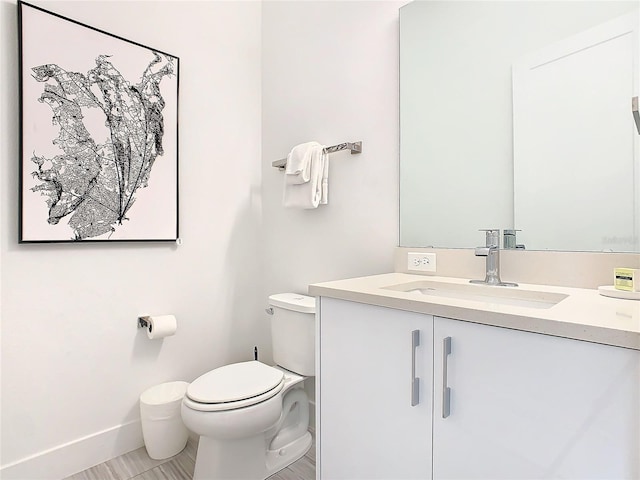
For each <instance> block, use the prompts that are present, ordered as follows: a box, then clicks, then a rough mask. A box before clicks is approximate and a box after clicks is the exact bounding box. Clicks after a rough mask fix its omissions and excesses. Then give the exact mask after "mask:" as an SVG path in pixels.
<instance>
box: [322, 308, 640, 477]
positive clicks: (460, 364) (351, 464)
mask: <svg viewBox="0 0 640 480" xmlns="http://www.w3.org/2000/svg"><path fill="white" fill-rule="evenodd" d="M319 308H320V309H319V312H320V313H319V322H318V328H319V332H318V333H319V335H318V339H319V349H318V352H319V371H318V400H319V403H318V407H319V426H318V446H319V448H318V453H319V457H318V478H321V479H327V480H336V479H350V480H356V479H386V480H396V479H406V478H412V479H430V478H433V479H436V480H440V479H443V480H444V479H465V480H472V479H486V480H501V479H504V480H506V479H509V480H516V479H536V480H539V479H560V478H562V479H565V478H566V479H580V480H583V479H596V478H598V479H607V480H613V479H638V478H640V351H638V350H632V349H625V348H619V347H612V346H605V345H600V344H595V343H589V342H584V341H578V340H571V339H565V338H560V337H555V336H548V335H541V334H536V333H529V332H524V331H518V330H512V329H507V328H500V327H493V326H489V325H483V324H477V323H470V322H465V321H459V320H450V319H445V318H438V317H436V318H434V317H432V316H430V315H425V314H417V313H410V312H406V311H401V310H395V309H392V308H386V307H377V306H371V305H366V304H360V303H355V302H350V301H345V300H337V299H333V298H327V297H321V298H320V301H319ZM415 330H418V331H419V332H420V346H419V347H416V348H412V345H411V339H412V332H413V331H415ZM448 352H449V353H448ZM412 364H415V369H416V375H417V376H419V377H420V381H421V382H420V403H419V404H418V405H416V406H411V386H410V382H411V378H412ZM447 399H448V402H447ZM447 403H448V405H447Z"/></svg>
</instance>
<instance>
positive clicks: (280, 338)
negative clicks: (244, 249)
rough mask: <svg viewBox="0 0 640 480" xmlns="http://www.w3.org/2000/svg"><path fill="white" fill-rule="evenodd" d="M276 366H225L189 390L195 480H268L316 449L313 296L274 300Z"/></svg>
mask: <svg viewBox="0 0 640 480" xmlns="http://www.w3.org/2000/svg"><path fill="white" fill-rule="evenodd" d="M269 305H270V308H268V309H267V313H269V314H270V315H271V339H272V345H273V359H274V362H275V363H276V366H269V365H266V364H264V363H262V362H260V361H258V360H252V361H247V362H240V363H234V364H231V365H225V366H222V367H219V368H216V369H214V370H211V371H210V372H207V373H205V374H204V375H201V376H200V377H198V378H197V379H196V380H194V381H193V382H192V383H191V384H190V385H189V387H188V388H187V393H186V395H185V396H184V399H183V400H182V405H181V413H182V419H183V421H184V424H185V425H186V426H187V428H188V429H189V430H191V431H192V432H194V433H196V434H198V435H200V442H199V444H198V452H197V454H196V467H195V472H194V475H193V479H194V480H205V479H206V480H222V479H225V480H227V479H238V480H239V479H242V480H262V479H265V478H267V477H268V476H270V475H273V474H274V473H275V472H277V471H279V470H282V469H283V468H285V467H286V466H287V465H290V464H291V463H293V462H295V461H296V460H297V459H299V458H300V457H302V456H303V455H304V454H305V453H306V452H307V451H308V450H309V448H310V447H311V442H312V439H311V434H310V433H309V432H308V428H309V399H308V398H307V395H306V393H305V391H304V389H303V381H304V380H305V378H307V377H310V376H313V375H315V298H313V297H308V296H306V295H300V294H295V293H280V294H277V295H271V296H270V297H269Z"/></svg>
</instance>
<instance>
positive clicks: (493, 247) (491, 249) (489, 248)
mask: <svg viewBox="0 0 640 480" xmlns="http://www.w3.org/2000/svg"><path fill="white" fill-rule="evenodd" d="M480 231H481V232H486V234H487V240H486V245H485V246H484V247H477V248H476V250H475V255H476V257H486V259H487V271H486V274H485V277H484V280H470V282H471V283H482V284H484V285H495V286H501V287H517V286H518V284H517V283H511V282H503V281H502V280H500V230H499V229H489V230H480Z"/></svg>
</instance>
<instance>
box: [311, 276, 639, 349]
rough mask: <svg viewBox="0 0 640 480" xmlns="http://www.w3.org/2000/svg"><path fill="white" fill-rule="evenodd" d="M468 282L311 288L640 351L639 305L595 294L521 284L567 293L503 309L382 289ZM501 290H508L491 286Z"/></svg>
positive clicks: (390, 279)
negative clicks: (550, 301) (540, 304)
mask: <svg viewBox="0 0 640 480" xmlns="http://www.w3.org/2000/svg"><path fill="white" fill-rule="evenodd" d="M422 281H431V282H443V283H449V284H462V283H464V284H466V283H468V281H469V280H468V279H461V278H452V277H437V276H426V275H411V274H407V273H387V274H383V275H373V276H368V277H359V278H350V279H347V280H336V281H332V282H323V283H316V284H313V285H310V286H309V294H310V295H313V296H322V297H331V298H338V299H343V300H350V301H354V302H359V303H367V304H371V305H378V306H381V307H390V308H396V309H399V310H407V311H410V312H418V313H425V314H428V315H435V316H439V317H447V318H453V319H457V320H464V321H469V322H474V323H482V324H486V325H494V326H497V327H506V328H512V329H515V330H523V331H527V332H534V333H542V334H546V335H554V336H558V337H565V338H572V339H576V340H585V341H588V342H595V343H602V344H606V345H613V346H617V347H624V348H631V349H634V350H640V301H638V300H621V299H616V298H610V297H605V296H602V295H600V294H599V293H598V291H597V290H591V289H584V288H568V287H555V286H550V285H532V284H520V285H519V287H516V288H519V289H524V290H529V291H535V292H545V293H556V294H563V295H567V298H565V299H564V300H562V301H561V302H560V303H558V304H556V305H554V306H552V307H550V308H546V309H540V308H528V307H523V306H512V305H501V304H496V303H488V302H483V301H476V300H467V299H455V298H444V297H435V296H427V295H421V294H419V293H415V292H413V293H412V292H402V291H394V290H388V289H385V288H384V287H389V286H393V285H398V284H402V283H408V282H422ZM484 288H489V289H496V288H498V289H502V288H509V287H489V286H485V287H484Z"/></svg>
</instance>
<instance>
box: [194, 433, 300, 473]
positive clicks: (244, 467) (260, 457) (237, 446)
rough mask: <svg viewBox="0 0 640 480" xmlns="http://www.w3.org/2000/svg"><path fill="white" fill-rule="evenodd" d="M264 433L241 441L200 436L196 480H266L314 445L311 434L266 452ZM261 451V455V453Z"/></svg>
mask: <svg viewBox="0 0 640 480" xmlns="http://www.w3.org/2000/svg"><path fill="white" fill-rule="evenodd" d="M264 442H265V437H264V435H257V436H255V437H252V438H249V439H248V438H243V439H241V440H229V439H227V440H219V439H214V438H209V437H204V436H201V437H200V442H199V444H198V454H197V457H196V458H197V461H196V468H195V472H194V473H193V480H265V479H266V478H267V477H269V476H271V475H273V474H274V473H276V472H278V471H280V470H282V469H283V468H286V467H287V466H288V465H291V464H292V463H293V462H295V461H296V460H298V459H300V458H302V457H303V456H304V454H305V453H307V452H308V451H309V448H311V444H312V438H311V434H310V433H309V432H306V434H305V435H303V436H302V437H300V438H298V439H297V440H294V441H293V442H291V443H289V444H288V445H285V446H283V447H280V448H279V449H278V450H269V451H267V452H266V458H265V453H264ZM260 452H262V454H260Z"/></svg>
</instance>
